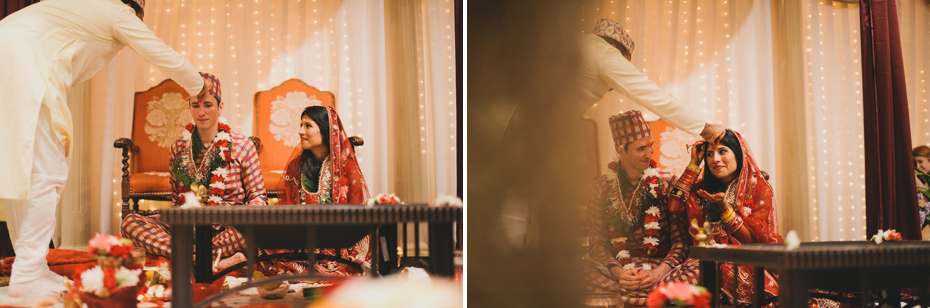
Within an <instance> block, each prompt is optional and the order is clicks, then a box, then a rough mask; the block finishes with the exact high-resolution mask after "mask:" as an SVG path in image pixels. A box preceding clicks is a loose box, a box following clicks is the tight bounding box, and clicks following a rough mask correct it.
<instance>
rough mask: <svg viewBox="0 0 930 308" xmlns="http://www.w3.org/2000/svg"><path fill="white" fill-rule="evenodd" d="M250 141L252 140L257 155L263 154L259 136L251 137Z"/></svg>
mask: <svg viewBox="0 0 930 308" xmlns="http://www.w3.org/2000/svg"><path fill="white" fill-rule="evenodd" d="M249 140H251V141H252V144H254V145H255V153H261V152H262V139H261V138H258V136H249Z"/></svg>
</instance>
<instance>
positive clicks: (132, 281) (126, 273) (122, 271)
mask: <svg viewBox="0 0 930 308" xmlns="http://www.w3.org/2000/svg"><path fill="white" fill-rule="evenodd" d="M139 274H142V269H137V270H130V269H128V268H125V267H122V266H121V267H120V268H119V270H117V271H116V275H115V276H116V281H118V282H119V284H117V286H118V287H120V288H122V287H127V286H135V285H136V284H138V283H139Z"/></svg>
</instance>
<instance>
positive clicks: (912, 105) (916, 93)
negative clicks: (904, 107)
mask: <svg viewBox="0 0 930 308" xmlns="http://www.w3.org/2000/svg"><path fill="white" fill-rule="evenodd" d="M897 5H898V22H899V23H900V28H901V50H902V51H903V53H904V78H905V80H907V102H908V111H910V113H911V143H912V145H913V146H915V147H916V146H918V145H930V112H928V110H930V103H928V102H927V99H928V98H930V94H928V93H927V88H928V85H927V84H928V79H930V52H927V50H930V2H927V1H924V0H897Z"/></svg>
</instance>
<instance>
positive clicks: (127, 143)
mask: <svg viewBox="0 0 930 308" xmlns="http://www.w3.org/2000/svg"><path fill="white" fill-rule="evenodd" d="M113 147H114V148H117V149H123V153H122V154H123V181H128V180H129V152H130V151H132V150H133V148H134V147H135V145H134V144H133V143H132V140H131V139H129V138H119V139H116V141H114V142H113Z"/></svg>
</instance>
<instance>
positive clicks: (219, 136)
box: [216, 131, 230, 140]
mask: <svg viewBox="0 0 930 308" xmlns="http://www.w3.org/2000/svg"><path fill="white" fill-rule="evenodd" d="M216 140H230V138H229V133H227V132H224V131H220V132H219V133H216Z"/></svg>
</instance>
